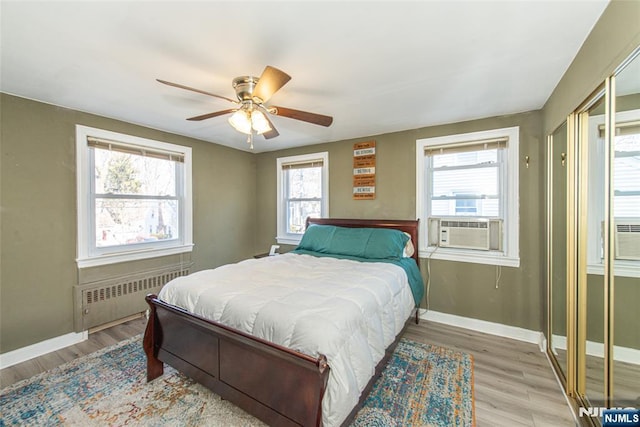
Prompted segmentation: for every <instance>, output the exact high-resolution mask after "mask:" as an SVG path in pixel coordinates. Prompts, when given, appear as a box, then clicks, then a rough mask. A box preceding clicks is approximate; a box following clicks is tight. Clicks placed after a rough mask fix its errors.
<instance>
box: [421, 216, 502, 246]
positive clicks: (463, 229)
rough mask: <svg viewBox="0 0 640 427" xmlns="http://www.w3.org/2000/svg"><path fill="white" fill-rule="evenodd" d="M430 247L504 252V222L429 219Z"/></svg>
mask: <svg viewBox="0 0 640 427" xmlns="http://www.w3.org/2000/svg"><path fill="white" fill-rule="evenodd" d="M429 245H430V246H439V247H443V248H462V249H478V250H484V251H489V250H498V251H499V250H502V220H500V219H487V218H468V219H463V218H455V219H453V218H429Z"/></svg>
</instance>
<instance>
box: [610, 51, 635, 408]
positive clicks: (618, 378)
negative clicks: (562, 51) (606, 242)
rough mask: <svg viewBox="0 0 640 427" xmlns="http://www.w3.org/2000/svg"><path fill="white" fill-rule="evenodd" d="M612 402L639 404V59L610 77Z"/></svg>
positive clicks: (614, 403) (624, 404)
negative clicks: (611, 117)
mask: <svg viewBox="0 0 640 427" xmlns="http://www.w3.org/2000/svg"><path fill="white" fill-rule="evenodd" d="M613 88H614V90H615V99H614V101H615V102H614V103H613V109H614V111H615V115H614V116H613V117H614V120H613V121H614V123H613V125H612V126H611V127H612V129H614V132H613V135H612V137H611V139H612V145H613V147H612V151H613V154H612V159H613V160H612V167H611V175H612V176H611V182H612V192H611V198H612V200H611V206H612V209H613V215H612V216H613V218H614V224H613V227H612V230H611V231H612V232H611V234H612V237H613V253H612V258H613V260H612V263H613V266H614V279H613V283H614V286H613V298H612V299H611V311H612V313H613V319H612V321H613V325H612V326H613V327H612V329H613V345H614V346H613V349H612V353H613V360H612V361H611V363H612V368H611V370H612V376H613V379H612V382H613V387H612V391H613V401H612V405H613V406H616V407H636V408H638V407H640V57H638V56H636V57H635V59H633V60H631V61H630V62H629V63H628V64H626V65H625V66H624V67H623V68H622V69H621V71H619V73H618V74H616V76H614V78H613Z"/></svg>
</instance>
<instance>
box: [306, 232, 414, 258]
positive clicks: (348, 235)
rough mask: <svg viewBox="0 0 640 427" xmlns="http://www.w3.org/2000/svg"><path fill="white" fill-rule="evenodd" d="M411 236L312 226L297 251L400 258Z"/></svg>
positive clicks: (397, 233) (360, 256)
mask: <svg viewBox="0 0 640 427" xmlns="http://www.w3.org/2000/svg"><path fill="white" fill-rule="evenodd" d="M408 240H409V237H408V236H407V235H406V234H404V233H403V232H401V231H399V230H393V229H389V228H349V227H336V226H333V225H318V224H313V225H311V226H309V228H307V231H306V232H305V233H304V235H303V236H302V240H301V241H300V244H299V245H298V247H297V248H296V249H302V250H307V251H312V252H319V253H323V254H335V255H347V256H354V257H358V258H370V259H400V258H402V255H403V250H404V247H405V244H406V243H407V241H408Z"/></svg>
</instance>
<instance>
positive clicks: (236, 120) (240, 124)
mask: <svg viewBox="0 0 640 427" xmlns="http://www.w3.org/2000/svg"><path fill="white" fill-rule="evenodd" d="M229 124H230V125H231V126H233V128H234V129H235V130H237V131H238V132H242V133H246V134H247V135H249V134H251V117H250V113H249V112H248V111H246V110H243V109H239V110H238V111H236V112H235V113H233V115H232V116H231V117H229Z"/></svg>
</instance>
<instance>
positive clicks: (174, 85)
mask: <svg viewBox="0 0 640 427" xmlns="http://www.w3.org/2000/svg"><path fill="white" fill-rule="evenodd" d="M156 80H157V81H158V82H160V83H162V84H165V85H167V86H173V87H177V88H180V89H185V90H190V91H192V92H197V93H201V94H203V95H209V96H213V97H215V98H220V99H224V100H227V101H229V102H233V103H234V104H237V103H238V101H235V100H233V99H231V98H227V97H226V96H220V95H216V94H215V93H211V92H206V91H204V90H200V89H195V88H192V87H189V86H185V85H181V84H178V83H172V82H168V81H166V80H160V79H156Z"/></svg>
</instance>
